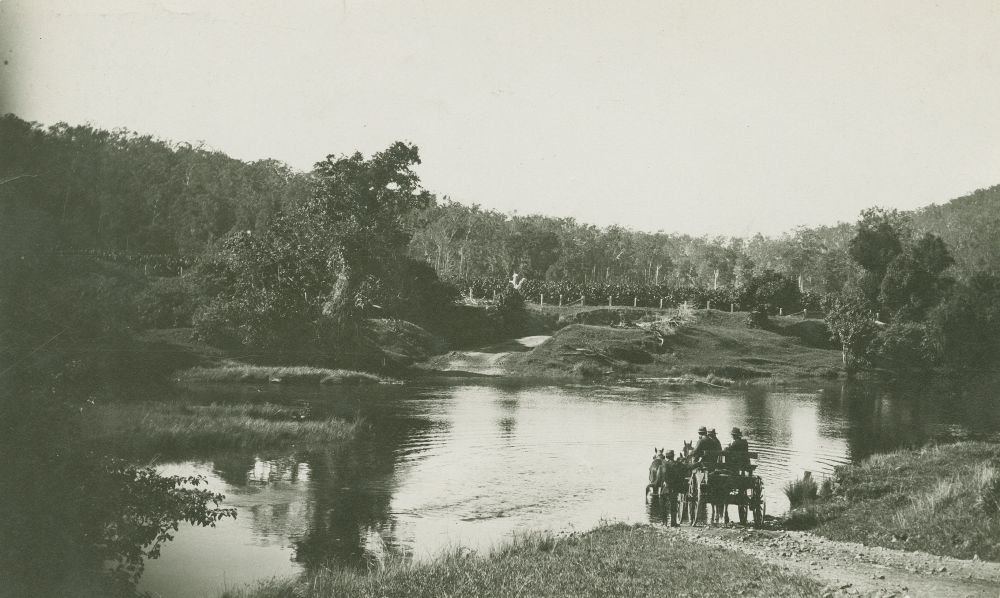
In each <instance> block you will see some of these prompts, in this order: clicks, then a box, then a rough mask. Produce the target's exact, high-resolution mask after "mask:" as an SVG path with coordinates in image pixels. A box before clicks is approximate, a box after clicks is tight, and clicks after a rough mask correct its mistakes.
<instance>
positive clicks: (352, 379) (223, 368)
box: [177, 363, 395, 384]
mask: <svg viewBox="0 0 1000 598" xmlns="http://www.w3.org/2000/svg"><path fill="white" fill-rule="evenodd" d="M177 379H178V381H180V382H251V383H265V384H266V383H268V382H275V383H288V384H297V383H313V384H393V383H395V381H394V380H392V379H390V378H385V377H383V376H378V375H376V374H369V373H367V372H357V371H354V370H333V369H327V368H314V367H305V366H294V367H281V366H259V365H247V364H242V363H226V364H223V365H219V366H213V367H195V368H191V369H189V370H185V371H183V372H180V373H179V374H178V376H177Z"/></svg>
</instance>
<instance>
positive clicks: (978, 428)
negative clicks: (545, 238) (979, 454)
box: [141, 381, 1000, 598]
mask: <svg viewBox="0 0 1000 598" xmlns="http://www.w3.org/2000/svg"><path fill="white" fill-rule="evenodd" d="M199 393H200V395H199V397H200V400H204V399H205V398H206V396H205V393H204V391H199ZM995 397H996V395H995V394H993V393H989V392H985V393H984V392H973V393H968V392H946V393H944V394H936V393H934V392H932V391H927V390H926V389H924V390H920V389H916V390H910V391H900V390H898V389H895V390H891V389H885V388H876V387H864V386H853V387H849V386H844V385H842V384H840V383H837V384H835V385H833V386H829V387H825V388H818V389H813V390H803V391H789V390H763V389H745V390H721V389H714V388H713V389H707V390H705V389H690V388H684V389H678V388H674V389H667V388H662V387H660V388H653V387H632V386H606V387H602V386H538V385H531V384H525V383H516V382H505V381H488V382H486V381H472V382H461V381H460V382H456V381H436V382H420V383H413V384H408V385H405V386H393V387H380V388H375V389H371V388H360V389H336V390H329V389H323V390H322V391H319V390H316V391H304V390H295V389H286V388H279V387H277V386H276V385H274V386H270V387H265V388H240V389H233V388H225V387H220V388H219V389H218V390H217V392H216V391H212V392H209V393H208V398H210V399H211V400H239V401H247V400H260V401H264V400H266V401H272V402H292V403H300V404H301V403H308V405H309V406H310V407H311V409H312V413H313V416H314V417H322V416H325V415H328V414H337V415H342V416H346V417H351V418H353V417H357V416H361V417H363V418H364V419H365V420H366V421H367V422H368V423H369V424H370V429H369V430H368V431H367V432H366V433H365V434H364V435H363V436H362V437H361V438H359V439H357V440H355V441H352V442H350V443H348V444H346V445H343V446H337V447H331V448H330V449H329V450H325V451H317V452H304V451H297V450H296V449H295V448H294V447H287V448H285V449H282V450H274V451H269V452H257V453H252V452H251V453H246V452H244V453H239V452H237V453H228V454H217V455H205V456H204V458H202V459H198V460H195V461H185V462H180V463H170V464H165V465H164V466H163V467H162V469H163V470H164V471H165V472H168V473H181V474H186V475H187V474H201V475H205V476H206V477H208V479H209V481H210V487H211V488H212V489H214V490H217V491H220V492H223V493H225V494H226V496H227V499H226V503H227V504H228V505H229V506H235V507H236V508H237V509H238V518H237V520H236V521H230V520H227V521H223V522H222V523H221V524H220V525H219V527H218V528H216V529H194V528H182V530H181V532H180V533H179V534H177V538H176V539H175V540H174V541H173V542H171V543H169V544H167V545H165V546H164V549H163V555H162V557H161V558H160V559H158V560H154V561H150V562H149V563H148V564H147V568H146V573H145V575H144V577H143V580H142V584H141V588H142V589H144V590H148V591H151V592H153V593H155V594H160V595H162V596H167V597H177V598H180V597H187V596H204V595H217V594H218V592H219V591H221V589H222V588H224V587H231V586H236V585H242V584H245V583H248V582H252V581H254V580H256V579H260V578H262V577H269V576H275V575H277V576H287V575H293V574H296V573H298V572H301V571H303V570H305V569H309V568H312V567H317V566H320V565H323V564H327V563H339V564H357V563H360V562H364V561H365V560H370V559H376V558H379V556H380V555H382V554H384V553H385V552H386V551H396V552H399V553H403V554H406V555H411V556H413V557H414V558H425V557H426V556H427V555H432V554H435V553H437V552H440V551H441V550H442V549H445V548H447V547H452V546H456V545H462V546H469V547H472V548H478V547H486V546H489V545H491V544H494V543H496V542H498V541H502V540H503V539H505V538H508V537H510V536H511V534H513V533H516V532H518V531H521V530H536V529H550V530H566V529H577V530H584V529H588V528H590V527H593V526H594V525H596V524H597V523H599V522H600V521H601V520H604V519H606V520H616V521H628V522H642V521H648V520H650V518H651V515H650V513H649V512H648V510H647V506H646V503H645V500H644V487H645V484H646V482H647V479H646V476H647V473H646V468H647V466H648V464H649V457H650V456H651V454H652V451H653V447H662V446H666V447H667V448H674V449H680V448H681V444H682V441H684V440H693V439H694V438H695V436H696V432H695V431H696V429H697V428H698V426H699V425H707V426H709V427H715V428H717V429H718V430H719V432H720V438H721V439H722V440H723V443H724V444H725V443H727V442H728V441H729V440H730V438H729V434H728V431H729V429H730V428H731V427H732V426H740V427H741V428H742V429H743V430H744V432H745V433H746V435H747V437H748V440H749V442H750V446H751V450H754V451H758V452H759V454H760V459H759V468H758V473H759V474H760V475H761V476H762V477H763V478H764V481H765V485H766V499H767V511H768V513H772V514H776V513H779V512H782V511H784V510H786V508H787V501H786V499H785V498H784V496H783V494H782V492H781V487H782V486H783V485H784V484H785V483H786V482H787V481H789V480H791V479H793V478H797V477H800V476H801V475H802V472H803V471H805V470H808V471H811V472H813V473H814V475H818V476H822V475H825V474H829V473H830V472H831V471H832V469H833V467H834V466H836V465H837V464H839V463H845V462H848V461H851V460H853V459H858V458H861V457H863V456H865V455H867V454H870V453H871V452H873V451H876V450H882V449H886V448H892V447H896V446H900V445H907V444H911V443H914V442H919V441H922V440H925V439H927V438H929V437H932V436H961V435H965V434H969V433H980V432H990V431H997V430H1000V421H998V415H997V412H998V411H1000V410H998V409H997V407H998V406H1000V403H998V401H997V400H996V398H995ZM733 511H734V514H735V509H733Z"/></svg>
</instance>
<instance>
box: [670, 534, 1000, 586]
mask: <svg viewBox="0 0 1000 598" xmlns="http://www.w3.org/2000/svg"><path fill="white" fill-rule="evenodd" d="M661 529H662V530H663V533H664V534H667V535H671V536H674V535H676V536H680V537H683V538H684V539H686V540H690V541H693V542H697V543H699V544H704V545H707V546H713V547H718V548H727V549H730V550H735V551H738V552H741V553H744V554H747V555H750V556H753V557H755V558H757V559H760V560H761V561H762V562H765V563H769V564H774V565H778V566H781V567H785V568H787V569H788V570H790V571H791V572H793V573H799V574H803V575H806V576H809V577H812V578H814V579H817V580H819V581H820V582H821V583H822V584H823V585H824V590H823V592H822V594H821V595H822V596H829V597H843V596H878V597H882V598H888V597H890V596H896V597H900V598H901V597H903V596H912V597H914V598H916V597H924V596H927V597H934V598H937V597H951V596H962V597H964V596H976V597H979V596H989V597H990V598H997V597H998V596H1000V563H991V562H985V561H964V560H960V559H955V558H950V557H941V556H935V555H931V554H927V553H923V552H906V551H902V550H893V549H890V548H881V547H877V546H865V545H862V544H856V543H853V542H836V541H833V540H827V539H826V538H823V537H821V536H816V535H813V534H810V533H807V532H792V531H780V530H756V529H748V528H742V527H694V528H692V527H688V526H686V525H685V526H682V527H679V528H669V527H664V528H661Z"/></svg>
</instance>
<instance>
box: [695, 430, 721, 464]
mask: <svg viewBox="0 0 1000 598" xmlns="http://www.w3.org/2000/svg"><path fill="white" fill-rule="evenodd" d="M721 450H722V443H720V442H719V441H718V439H716V438H712V437H711V436H709V435H708V428H706V427H705V426H701V427H700V428H698V443H697V444H695V445H694V452H692V453H691V457H692V459H693V460H694V462H695V463H715V460H716V458H715V456H714V454H713V455H711V456H709V455H708V453H717V452H719V451H721Z"/></svg>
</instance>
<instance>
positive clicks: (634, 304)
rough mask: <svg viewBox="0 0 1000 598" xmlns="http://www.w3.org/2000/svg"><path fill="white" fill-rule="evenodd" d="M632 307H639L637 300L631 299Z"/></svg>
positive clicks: (636, 298)
mask: <svg viewBox="0 0 1000 598" xmlns="http://www.w3.org/2000/svg"><path fill="white" fill-rule="evenodd" d="M632 307H639V298H638V297H632Z"/></svg>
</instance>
